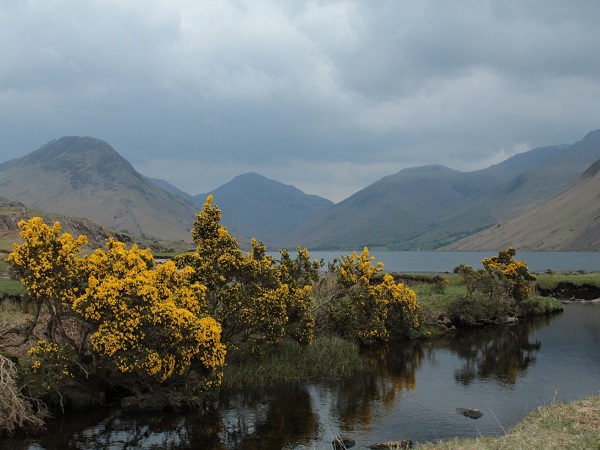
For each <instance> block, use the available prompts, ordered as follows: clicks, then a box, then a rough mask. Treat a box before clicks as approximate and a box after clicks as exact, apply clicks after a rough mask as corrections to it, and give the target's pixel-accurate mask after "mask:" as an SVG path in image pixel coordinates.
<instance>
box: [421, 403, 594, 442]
mask: <svg viewBox="0 0 600 450" xmlns="http://www.w3.org/2000/svg"><path fill="white" fill-rule="evenodd" d="M417 449H418V450H450V449H452V450H492V449H493V450H509V449H510V450H513V449H528V450H548V449H550V450H551V449H561V450H563V449H573V450H575V449H577V450H582V449H590V450H599V449H600V396H595V397H590V398H587V399H584V400H580V401H577V402H572V403H556V404H553V405H550V406H546V407H542V408H539V409H537V410H536V411H533V412H531V413H530V414H529V415H527V417H525V419H523V420H522V421H521V422H519V423H518V424H517V425H515V426H514V427H513V428H511V429H509V430H508V432H507V433H506V435H504V436H501V437H479V438H476V439H465V438H455V439H452V440H449V441H445V442H439V443H428V444H423V445H419V446H417Z"/></svg>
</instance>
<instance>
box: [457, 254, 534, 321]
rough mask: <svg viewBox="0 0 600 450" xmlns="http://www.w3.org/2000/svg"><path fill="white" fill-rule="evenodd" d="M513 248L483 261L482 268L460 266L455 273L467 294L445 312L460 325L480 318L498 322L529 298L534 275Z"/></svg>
mask: <svg viewBox="0 0 600 450" xmlns="http://www.w3.org/2000/svg"><path fill="white" fill-rule="evenodd" d="M515 254H516V252H515V249H514V248H508V249H506V250H501V251H500V252H499V253H498V256H493V257H491V258H484V259H483V260H482V265H483V268H482V269H478V270H475V269H473V268H472V267H471V266H468V265H465V264H461V265H459V266H457V267H456V268H455V269H454V273H457V274H459V275H460V276H461V278H462V282H463V283H464V284H465V287H466V294H465V295H464V296H463V297H461V298H459V299H456V300H455V301H454V302H453V303H452V304H451V305H450V306H449V307H448V310H449V311H448V312H449V313H450V315H451V316H453V317H454V318H455V319H458V320H459V321H460V322H462V323H466V324H474V323H477V322H480V321H481V320H482V319H492V320H495V319H498V318H500V317H502V316H506V315H508V314H509V313H511V312H520V311H521V309H522V308H519V305H520V304H525V303H527V301H528V299H530V298H531V295H532V292H533V288H532V283H533V281H535V280H536V277H535V275H533V274H531V273H530V272H529V269H528V268H527V264H526V263H525V262H523V261H516V260H515V259H514V258H513V257H514V256H515Z"/></svg>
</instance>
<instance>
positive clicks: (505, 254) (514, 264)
mask: <svg viewBox="0 0 600 450" xmlns="http://www.w3.org/2000/svg"><path fill="white" fill-rule="evenodd" d="M515 254H516V251H515V249H514V248H512V247H509V248H507V249H506V250H500V251H499V252H498V256H492V257H491V258H484V259H483V260H482V261H481V263H482V264H483V267H484V269H485V271H486V272H487V273H488V274H489V276H494V275H498V276H501V277H504V279H506V280H507V281H508V284H509V293H510V296H511V297H512V298H514V299H515V301H516V302H517V303H519V302H521V301H523V300H526V299H527V298H529V297H530V296H531V282H532V281H535V280H536V279H537V278H536V276H535V275H533V274H531V273H530V272H529V268H528V267H527V264H526V263H525V262H524V261H516V260H515V259H514V258H513V256H515Z"/></svg>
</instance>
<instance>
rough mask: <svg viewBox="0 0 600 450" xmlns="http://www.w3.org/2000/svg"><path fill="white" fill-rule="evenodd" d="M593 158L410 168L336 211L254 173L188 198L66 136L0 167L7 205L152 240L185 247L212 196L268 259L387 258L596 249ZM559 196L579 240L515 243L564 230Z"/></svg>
mask: <svg viewBox="0 0 600 450" xmlns="http://www.w3.org/2000/svg"><path fill="white" fill-rule="evenodd" d="M598 159H600V130H596V131H593V132H590V133H588V135H587V136H585V138H584V139H582V140H581V141H579V142H577V143H575V144H573V145H556V146H550V147H542V148H536V149H533V150H530V151H528V152H525V153H521V154H518V155H515V156H513V157H511V158H509V159H507V160H506V161H503V162H502V163H500V164H496V165H494V166H491V167H488V168H487V169H483V170H477V171H472V172H460V171H457V170H453V169H449V168H447V167H444V166H440V165H430V166H423V167H415V168H410V169H405V170H402V171H400V172H398V173H396V174H393V175H390V176H387V177H384V178H382V179H381V180H379V181H377V182H375V183H373V184H371V185H370V186H367V187H366V188H364V189H362V190H360V191H359V192H357V193H355V194H353V195H352V196H350V197H349V198H347V199H346V200H344V201H342V202H340V203H338V204H335V205H334V204H333V203H332V202H330V201H329V200H327V199H324V198H322V197H319V196H315V195H307V194H305V193H303V192H302V191H300V190H299V189H297V188H295V187H293V186H289V185H285V184H283V183H280V182H278V181H275V180H270V179H268V178H265V177H263V176H261V175H259V174H256V173H247V174H243V175H240V176H238V177H236V178H234V179H233V180H231V181H230V182H228V183H225V184H224V185H222V186H220V187H218V188H216V189H214V190H213V191H211V192H208V193H206V194H201V195H197V196H191V195H189V194H187V193H185V192H183V191H181V190H179V189H177V188H175V187H174V186H172V185H171V184H170V183H168V182H167V181H164V180H158V179H151V178H147V177H144V176H143V175H141V174H139V173H138V172H136V171H135V169H134V168H133V167H132V166H131V164H129V162H127V161H126V160H125V159H124V158H122V157H121V156H120V155H119V154H118V153H117V152H116V151H115V150H114V149H113V148H112V147H111V146H110V145H109V144H107V143H106V142H104V141H101V140H99V139H94V138H90V137H63V138H60V139H57V140H55V141H52V142H49V143H48V144H46V145H44V146H42V147H41V148H40V149H38V150H36V151H35V152H33V153H30V154H29V155H26V156H24V157H23V158H20V159H15V160H11V161H8V162H5V163H3V164H0V195H1V196H2V197H4V198H6V199H10V201H19V202H22V203H23V204H24V205H27V207H30V208H36V209H40V210H46V211H51V212H54V213H60V214H66V215H69V216H80V217H87V218H90V219H92V220H94V221H96V222H98V223H101V224H103V225H106V226H109V227H112V228H114V229H116V230H118V231H121V232H127V233H131V234H134V235H139V236H143V237H145V238H146V239H156V240H180V241H181V240H183V241H186V242H189V241H190V233H189V230H190V228H191V225H192V223H193V221H194V216H195V214H196V213H197V212H198V211H199V209H200V208H201V207H202V205H203V203H204V202H205V200H206V197H207V195H208V194H212V195H213V196H214V203H215V204H216V205H217V206H218V207H219V208H220V209H221V211H222V216H223V219H222V223H223V224H224V225H225V226H227V227H228V229H229V230H230V231H231V232H232V233H233V234H234V235H235V236H236V237H237V238H238V239H240V241H241V242H242V243H243V244H244V243H245V244H247V242H248V238H250V237H256V238H257V239H258V240H261V241H263V242H265V243H266V244H267V245H268V246H269V248H270V249H277V248H291V249H293V248H295V247H296V246H298V245H300V246H303V247H308V248H309V249H311V250H325V249H328V250H351V249H361V248H362V247H364V246H368V247H370V248H371V249H392V250H403V249H436V248H441V247H444V248H456V249H461V250H468V249H474V248H483V247H482V246H484V247H485V246H489V249H494V250H496V249H498V248H500V247H503V246H507V245H514V246H522V248H525V247H527V248H537V249H556V250H559V249H571V248H577V249H597V250H600V248H597V247H594V246H597V245H598V244H597V243H596V241H595V240H594V238H593V233H594V231H593V230H594V229H595V228H594V220H597V219H595V217H596V216H598V214H596V216H594V217H592V216H593V214H594V213H593V211H592V209H593V208H591V209H590V208H587V206H586V203H585V201H584V200H581V202H575V200H574V199H576V198H577V199H585V198H590V196H591V195H592V193H593V192H594V189H595V187H594V186H596V185H595V184H594V183H592V182H591V181H586V180H595V178H596V175H593V176H590V172H589V171H588V172H586V174H587V175H586V176H584V177H583V178H579V177H582V174H583V172H584V171H586V169H588V168H590V166H591V165H592V164H593V163H594V162H595V161H597V160H598ZM592 167H595V166H592ZM590 170H592V169H591V168H590ZM572 183H574V184H572ZM569 186H570V187H569ZM576 186H584V187H579V188H577V189H576ZM567 187H568V189H567ZM565 189H567V190H565ZM563 191H564V192H563ZM569 192H575V194H573V193H569ZM559 194H560V195H566V196H567V197H566V198H570V199H571V200H569V202H568V204H569V205H573V208H575V209H576V210H577V211H584V210H585V211H587V212H586V213H585V214H583V213H582V214H580V215H577V214H576V212H575V211H572V212H571V213H570V214H569V218H570V219H573V217H577V220H576V222H577V224H576V226H575V225H570V226H569V229H570V228H573V227H574V226H575V228H574V229H578V230H580V231H581V232H582V233H581V236H580V237H577V238H576V237H571V238H568V239H567V238H564V239H563V240H560V241H553V240H551V239H549V238H542V237H536V240H535V243H534V242H528V241H527V242H526V241H523V240H518V241H517V234H518V233H517V232H516V231H515V230H516V229H517V228H523V227H525V228H528V229H529V230H530V231H531V230H533V229H536V230H539V229H541V228H543V227H542V225H543V224H547V223H550V222H551V221H552V222H553V223H555V224H556V227H557V229H558V228H560V227H562V226H563V225H562V221H563V220H564V221H566V220H567V219H566V218H564V219H563V218H560V217H562V216H561V215H560V214H557V213H554V214H552V213H550V211H551V210H552V208H559V209H561V210H566V209H567V208H566V206H565V204H563V203H555V206H552V202H554V200H552V201H549V199H551V198H553V197H555V196H559ZM594 195H596V197H597V195H598V192H597V191H596V194H594ZM586 196H587V197H586ZM555 198H558V197H555ZM544 202H547V203H544ZM596 203H598V202H596ZM542 204H543V205H542ZM544 205H550V206H544ZM556 205H560V206H556ZM575 205H579V206H575ZM538 208H547V209H544V210H543V211H544V212H543V214H545V217H546V219H545V222H543V224H542V223H540V220H539V217H540V216H537V217H538V219H537V221H533V222H528V221H526V220H524V219H520V220H522V221H521V222H519V221H517V220H518V218H519V217H521V215H524V214H527V213H531V212H532V211H535V210H537V209H538ZM538 214H542V213H538ZM559 218H560V219H559ZM559 222H560V223H559ZM498 224H503V225H501V226H500V227H497V225H498ZM508 224H511V225H510V227H509V225H508ZM519 224H520V225H519ZM489 227H492V228H489ZM503 227H509V228H510V230H512V231H511V232H510V233H508V229H509V228H503ZM500 228H501V229H502V230H503V231H504V232H505V234H506V236H508V237H509V238H508V240H509V241H510V240H511V239H512V240H514V241H515V242H505V241H502V240H500V241H496V240H491V239H490V237H489V236H490V235H494V236H496V237H497V235H498V231H499V230H500ZM485 229H488V230H487V231H485V232H482V234H477V233H478V232H481V231H482V230H485ZM560 229H562V228H560ZM485 233H488V234H487V235H486V234H485ZM515 233H517V234H515ZM556 233H558V232H556ZM556 233H555V234H556ZM529 234H531V233H529ZM561 234H562V232H561ZM472 235H477V236H488V237H485V238H481V239H484V241H482V240H480V238H477V239H476V238H475V236H473V237H472V238H470V239H463V238H466V237H467V236H472ZM586 236H587V237H586ZM588 238H589V239H588ZM586 239H587V240H586ZM516 242H519V244H518V245H517V244H516ZM500 243H502V245H500ZM451 244H453V245H452V247H445V246H449V245H451ZM504 244H506V245H504ZM586 246H587V247H586ZM590 246H591V247H592V248H590Z"/></svg>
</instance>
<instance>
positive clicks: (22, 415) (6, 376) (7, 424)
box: [0, 354, 48, 433]
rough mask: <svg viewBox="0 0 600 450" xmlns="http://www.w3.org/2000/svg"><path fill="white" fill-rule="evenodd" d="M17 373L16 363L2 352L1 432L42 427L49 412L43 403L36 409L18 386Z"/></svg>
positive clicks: (0, 360) (0, 372)
mask: <svg viewBox="0 0 600 450" xmlns="http://www.w3.org/2000/svg"><path fill="white" fill-rule="evenodd" d="M17 375H18V374H17V367H16V366H15V364H14V363H13V362H12V361H11V360H10V359H8V358H7V357H5V356H3V355H2V354H0V433H3V432H6V433H13V432H14V431H15V430H16V429H18V428H23V429H33V430H35V429H39V428H42V427H43V426H44V421H43V418H44V417H45V416H47V414H48V413H47V411H46V409H45V408H44V407H41V406H42V405H37V406H38V408H37V410H34V408H33V407H32V405H31V403H30V399H29V398H27V397H26V396H24V395H23V393H22V392H21V390H20V389H19V388H18V387H17V383H16V379H17Z"/></svg>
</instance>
